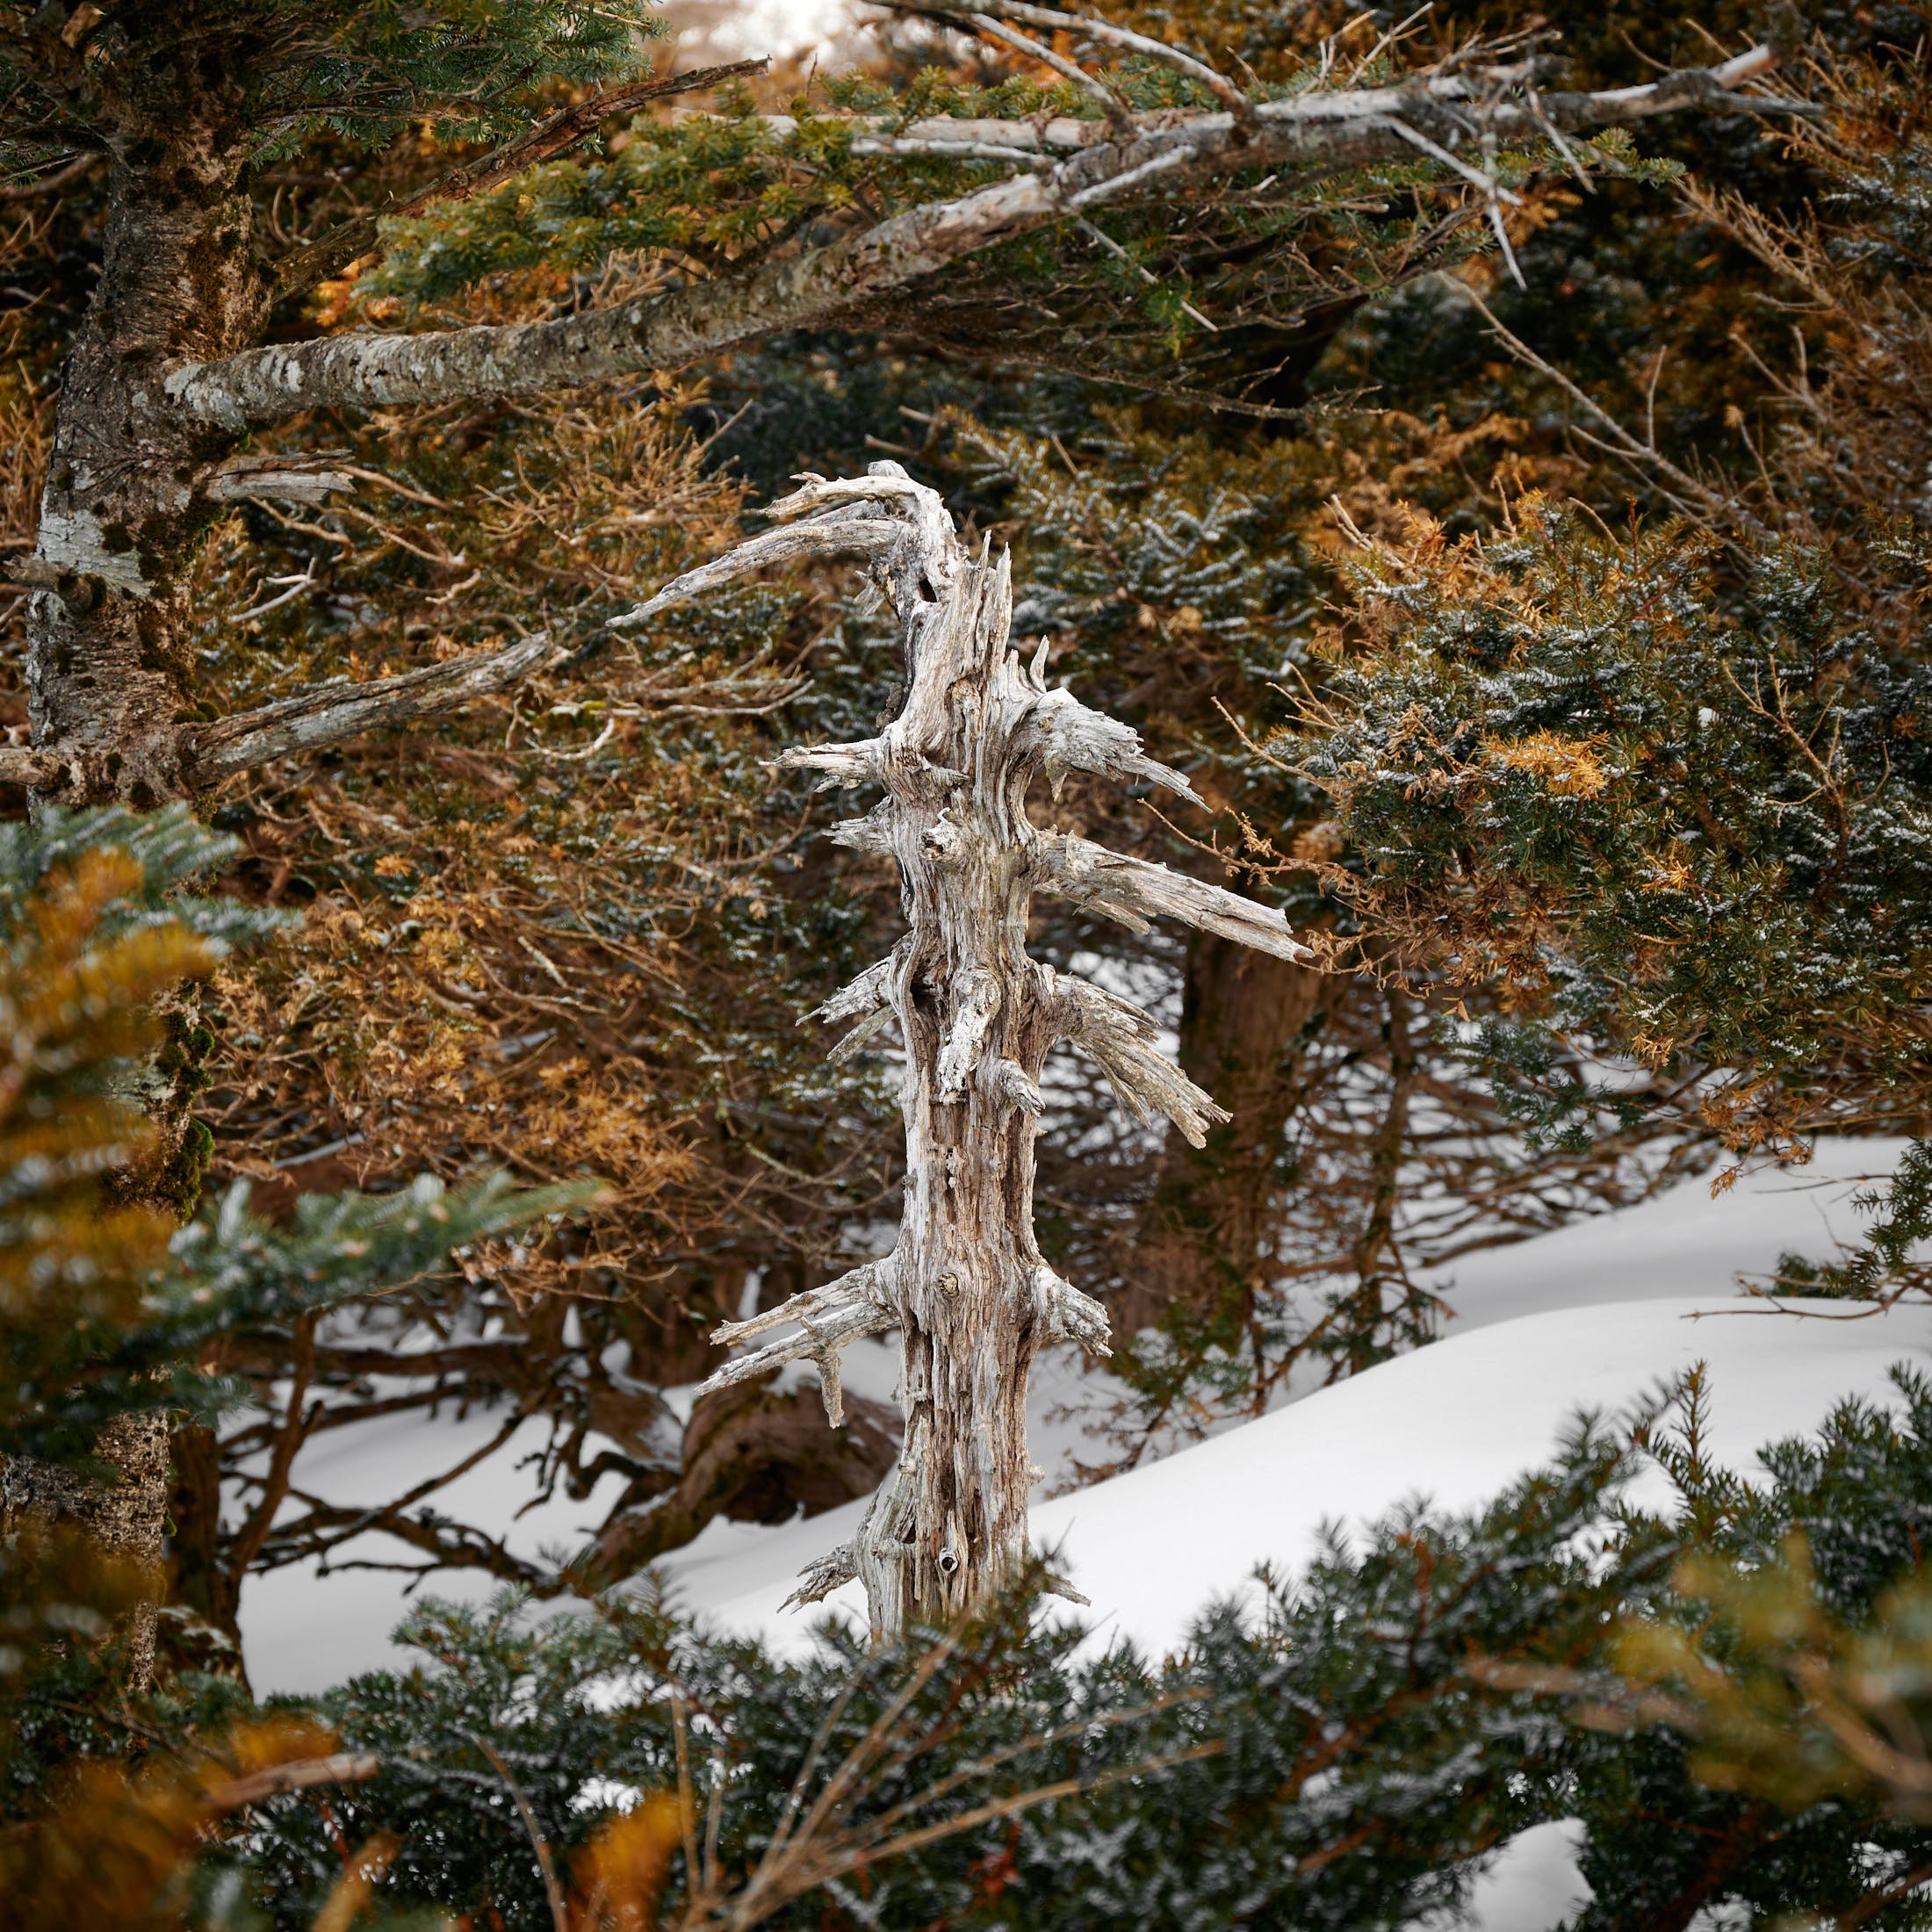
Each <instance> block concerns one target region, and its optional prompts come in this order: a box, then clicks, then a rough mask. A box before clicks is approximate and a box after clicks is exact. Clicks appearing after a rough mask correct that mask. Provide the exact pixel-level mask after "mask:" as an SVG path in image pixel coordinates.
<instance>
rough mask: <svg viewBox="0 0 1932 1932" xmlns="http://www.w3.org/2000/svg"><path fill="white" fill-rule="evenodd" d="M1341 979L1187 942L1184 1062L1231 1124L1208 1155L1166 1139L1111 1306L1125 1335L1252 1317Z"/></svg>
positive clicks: (1231, 948) (1237, 949)
mask: <svg viewBox="0 0 1932 1932" xmlns="http://www.w3.org/2000/svg"><path fill="white" fill-rule="evenodd" d="M1343 984H1344V982H1342V981H1341V980H1339V979H1337V978H1336V977H1334V976H1333V975H1331V974H1327V973H1323V972H1320V971H1317V970H1316V969H1315V968H1313V967H1311V966H1304V965H1298V964H1296V963H1295V962H1294V961H1292V960H1282V959H1272V958H1269V957H1267V956H1265V955H1260V954H1257V953H1256V952H1254V951H1253V950H1251V948H1247V947H1244V946H1240V945H1236V944H1234V943H1232V942H1230V941H1227V940H1224V939H1222V938H1220V937H1218V936H1217V935H1215V934H1211V933H1200V934H1195V935H1194V937H1193V939H1191V940H1190V941H1189V942H1188V947H1187V961H1186V978H1185V983H1184V988H1183V992H1182V1003H1181V1019H1180V1064H1181V1068H1182V1071H1184V1072H1186V1074H1187V1076H1188V1078H1191V1079H1193V1080H1195V1081H1198V1082H1199V1083H1200V1085H1203V1086H1205V1087H1208V1088H1210V1089H1211V1090H1212V1091H1213V1092H1215V1093H1216V1094H1218V1095H1219V1096H1220V1098H1221V1099H1222V1100H1223V1101H1225V1102H1226V1103H1227V1106H1228V1109H1229V1113H1230V1114H1231V1115H1232V1116H1233V1118H1232V1119H1231V1120H1229V1121H1226V1122H1225V1123H1223V1124H1222V1125H1221V1126H1218V1127H1216V1128H1215V1129H1214V1131H1213V1132H1212V1133H1210V1134H1209V1135H1208V1141H1207V1144H1206V1145H1205V1146H1203V1147H1199V1148H1196V1147H1191V1146H1189V1145H1188V1144H1187V1143H1186V1142H1185V1141H1181V1140H1178V1139H1177V1140H1174V1141H1171V1142H1169V1143H1168V1145H1167V1146H1166V1148H1165V1149H1164V1150H1163V1152H1162V1155H1161V1160H1160V1165H1159V1168H1158V1171H1157V1174H1156V1178H1155V1183H1154V1194H1153V1199H1152V1200H1150V1202H1149V1204H1148V1208H1147V1212H1146V1214H1145V1215H1144V1216H1143V1219H1142V1222H1141V1226H1140V1229H1139V1231H1138V1233H1137V1235H1136V1237H1135V1244H1134V1251H1133V1255H1132V1258H1131V1265H1130V1266H1128V1268H1126V1269H1124V1270H1123V1271H1122V1277H1123V1278H1122V1280H1121V1287H1120V1288H1119V1290H1118V1291H1117V1293H1116V1294H1114V1296H1113V1298H1112V1300H1111V1301H1110V1304H1109V1306H1110V1308H1111V1309H1112V1312H1113V1315H1114V1323H1115V1325H1116V1326H1117V1327H1118V1328H1119V1329H1120V1330H1121V1332H1122V1333H1123V1334H1127V1335H1134V1334H1137V1333H1138V1332H1139V1331H1140V1330H1142V1329H1143V1328H1150V1327H1152V1326H1153V1325H1154V1324H1155V1323H1157V1322H1158V1321H1159V1320H1160V1318H1161V1316H1162V1314H1163V1313H1164V1311H1165V1310H1166V1309H1168V1308H1176V1307H1179V1308H1186V1309H1187V1310H1189V1311H1190V1312H1191V1313H1192V1314H1193V1315H1195V1316H1200V1317H1202V1318H1206V1317H1207V1316H1209V1315H1211V1314H1212V1313H1214V1312H1215V1310H1217V1309H1221V1308H1233V1309H1236V1310H1238V1311H1239V1312H1241V1313H1243V1314H1245V1313H1246V1311H1247V1309H1248V1308H1249V1307H1250V1306H1251V1301H1252V1298H1253V1296H1254V1294H1255V1291H1256V1288H1257V1287H1258V1285H1259V1281H1260V1279H1261V1275H1262V1272H1263V1271H1264V1269H1265V1256H1264V1249H1265V1244H1266V1241H1267V1236H1268V1231H1269V1229H1270V1228H1271V1227H1272V1225H1273V1222H1274V1213H1273V1209H1274V1201H1275V1186H1276V1165H1277V1163H1278V1162H1279V1160H1280V1153H1281V1136H1282V1134H1283V1132H1284V1131H1285V1130H1286V1128H1287V1123H1288V1120H1289V1118H1290V1116H1291V1115H1292V1114H1293V1113H1294V1107H1295V1104H1296V1100H1297V1098H1298V1096H1299V1095H1300V1093H1301V1087H1302V1075H1303V1069H1304V1064H1305V1060H1306V1049H1307V1046H1308V1039H1309V1034H1310V1029H1311V1028H1312V1027H1315V1026H1316V1025H1318V1024H1319V1022H1320V1020H1321V1018H1322V1015H1323V1011H1324V1009H1325V1008H1326V1007H1327V1006H1328V1005H1329V1004H1330V1001H1331V1000H1332V998H1334V996H1335V994H1336V993H1337V992H1338V991H1340V990H1341V988H1342V986H1343Z"/></svg>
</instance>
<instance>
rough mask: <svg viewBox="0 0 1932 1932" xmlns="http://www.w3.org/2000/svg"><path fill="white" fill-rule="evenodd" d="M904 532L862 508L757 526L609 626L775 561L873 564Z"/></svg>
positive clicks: (625, 625)
mask: <svg viewBox="0 0 1932 1932" xmlns="http://www.w3.org/2000/svg"><path fill="white" fill-rule="evenodd" d="M545 326H547V325H545ZM778 508H779V506H778V505H777V504H773V505H772V507H771V508H770V509H769V510H768V512H767V513H766V514H767V515H776V514H777V512H778ZM903 534H904V530H903V528H902V526H900V525H899V524H898V523H885V522H883V521H882V520H881V519H879V518H877V517H876V516H872V515H868V514H867V513H866V512H865V511H864V510H863V509H862V508H861V509H857V510H854V511H851V512H849V513H847V514H845V515H840V516H837V517H818V518H814V519H813V520H812V521H811V522H810V523H788V524H784V525H782V526H781V527H780V528H779V529H777V530H761V531H760V532H759V533H758V535H757V536H756V537H747V538H746V541H745V542H744V543H742V544H739V545H738V546H737V547H736V548H735V549H732V550H728V551H725V552H724V555H723V556H722V557H714V558H712V559H711V560H710V562H709V563H708V564H700V565H699V566H697V568H696V569H695V570H688V571H686V572H685V573H684V574H683V575H682V576H681V577H674V578H673V579H672V580H671V581H670V582H669V583H667V585H665V587H664V588H663V589H661V590H660V591H659V592H658V593H657V595H655V596H653V597H649V598H646V599H645V602H642V603H641V604H638V606H637V607H636V608H635V609H631V610H627V611H625V612H624V615H623V616H621V617H613V618H612V619H611V620H610V628H611V629H612V630H613V631H629V630H631V629H633V628H635V627H636V626H637V625H638V624H643V623H645V621H646V620H647V619H649V618H652V617H654V616H657V615H658V613H659V612H660V610H668V609H671V607H672V606H673V605H674V604H681V603H688V602H690V600H691V599H692V598H694V597H702V596H703V595H704V593H705V592H706V591H708V590H716V589H717V588H719V586H720V585H723V584H728V583H732V582H734V581H735V580H737V579H738V578H739V577H744V576H748V575H749V574H750V573H752V572H753V571H754V570H762V569H765V568H767V567H768V566H771V565H774V564H792V563H798V562H801V561H803V560H804V559H806V558H817V557H838V556H859V557H863V558H865V559H867V560H868V561H869V562H873V563H877V562H879V561H881V560H883V558H884V557H885V555H886V553H887V552H888V551H891V550H893V549H895V548H896V547H897V546H898V542H899V539H900V537H902V536H903Z"/></svg>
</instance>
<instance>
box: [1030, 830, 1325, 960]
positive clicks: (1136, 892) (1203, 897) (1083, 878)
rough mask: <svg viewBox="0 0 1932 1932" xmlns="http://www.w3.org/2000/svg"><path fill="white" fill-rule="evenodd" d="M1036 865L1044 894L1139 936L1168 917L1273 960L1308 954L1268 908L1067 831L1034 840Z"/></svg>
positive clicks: (1281, 918) (1279, 916) (1284, 922)
mask: <svg viewBox="0 0 1932 1932" xmlns="http://www.w3.org/2000/svg"><path fill="white" fill-rule="evenodd" d="M1040 865H1041V871H1040V878H1039V883H1040V884H1041V886H1042V887H1043V888H1044V889H1045V890H1048V891H1049V892H1057V893H1058V894H1059V895H1060V896H1061V897H1062V898H1068V899H1071V900H1072V901H1073V902H1074V904H1075V905H1084V906H1086V907H1088V908H1089V909H1090V910H1091V911H1092V912H1102V913H1105V914H1106V915H1107V918H1108V919H1113V920H1114V921H1116V922H1117V923H1118V924H1120V925H1121V926H1126V927H1127V928H1128V931H1129V932H1135V933H1144V932H1146V931H1147V930H1148V928H1149V927H1150V926H1151V925H1152V923H1153V921H1154V920H1155V919H1157V918H1158V919H1179V921H1180V922H1181V923H1182V924H1183V925H1184V926H1197V927H1199V928H1200V931H1202V932H1204V933H1215V934H1219V935H1220V936H1221V937H1222V939H1231V940H1234V941H1236V942H1237V943H1239V944H1240V945H1243V946H1252V947H1253V948H1255V949H1256V950H1257V951H1258V952H1263V953H1272V954H1273V955H1275V957H1276V958H1277V959H1297V960H1306V959H1312V958H1313V957H1314V956H1315V955H1313V954H1312V953H1311V952H1310V951H1309V950H1308V948H1307V947H1306V946H1304V945H1303V944H1302V943H1301V941H1300V940H1298V939H1296V938H1295V936H1294V934H1292V933H1291V932H1289V930H1288V922H1287V917H1286V915H1285V914H1283V913H1281V912H1277V911H1276V910H1275V909H1274V908H1273V907H1272V906H1268V905H1257V904H1256V903H1255V901H1254V900H1252V899H1244V898H1242V897H1241V895H1240V894H1239V893H1238V892H1229V891H1228V890H1225V889H1223V888H1222V887H1221V886H1218V885H1209V884H1208V883H1206V882H1205V881H1203V880H1200V879H1196V878H1192V877H1190V876H1188V875H1187V874H1186V873H1185V872H1174V871H1171V870H1170V869H1168V868H1167V867H1166V866H1164V865H1150V864H1149V863H1148V862H1147V861H1146V860H1144V859H1130V858H1128V857H1126V856H1124V855H1123V854H1121V853H1118V852H1109V851H1108V850H1107V847H1105V846H1097V845H1095V844H1093V843H1092V840H1087V839H1077V838H1075V837H1074V836H1073V835H1072V834H1071V833H1057V834H1056V835H1054V836H1052V837H1050V838H1045V839H1042V840H1041V841H1040Z"/></svg>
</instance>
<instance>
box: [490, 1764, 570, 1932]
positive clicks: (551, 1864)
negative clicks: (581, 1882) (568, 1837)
mask: <svg viewBox="0 0 1932 1932" xmlns="http://www.w3.org/2000/svg"><path fill="white" fill-rule="evenodd" d="M470 1741H471V1742H472V1743H473V1744H474V1745H475V1746H476V1748H477V1749H478V1750H479V1751H480V1752H482V1754H483V1755H484V1756H485V1757H487V1758H488V1759H489V1761H490V1763H492V1764H494V1766H495V1767H496V1775H497V1776H498V1777H501V1779H502V1780H503V1782H504V1783H505V1784H508V1786H509V1789H510V1796H511V1797H512V1798H514V1799H515V1800H516V1808H517V1810H518V1812H519V1813H522V1815H523V1829H524V1830H525V1831H526V1832H528V1833H529V1834H530V1843H531V1844H532V1845H534V1846H535V1847H536V1848H537V1864H538V1865H540V1866H541V1867H542V1868H543V1873H544V1898H545V1899H546V1900H549V1902H550V1922H551V1928H552V1932H570V1914H569V1913H568V1911H567V1910H566V1908H565V1906H564V1889H563V1887H562V1886H561V1885H559V1884H558V1882H557V1863H556V1861H555V1859H553V1858H552V1857H551V1855H550V1841H549V1840H548V1839H547V1838H545V1837H544V1834H543V1832H542V1831H541V1829H539V1827H538V1826H537V1813H535V1812H533V1811H532V1810H531V1809H530V1800H529V1799H527V1798H525V1797H524V1796H523V1786H522V1785H521V1784H518V1783H517V1782H516V1780H515V1778H514V1777H511V1776H510V1768H509V1766H508V1764H506V1763H504V1762H503V1760H502V1758H501V1756H500V1755H498V1753H497V1750H496V1747H495V1746H494V1745H493V1744H492V1743H491V1742H490V1741H489V1740H488V1739H487V1738H486V1737H481V1736H479V1735H478V1734H476V1733H475V1732H474V1731H472V1732H471V1734H470Z"/></svg>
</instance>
